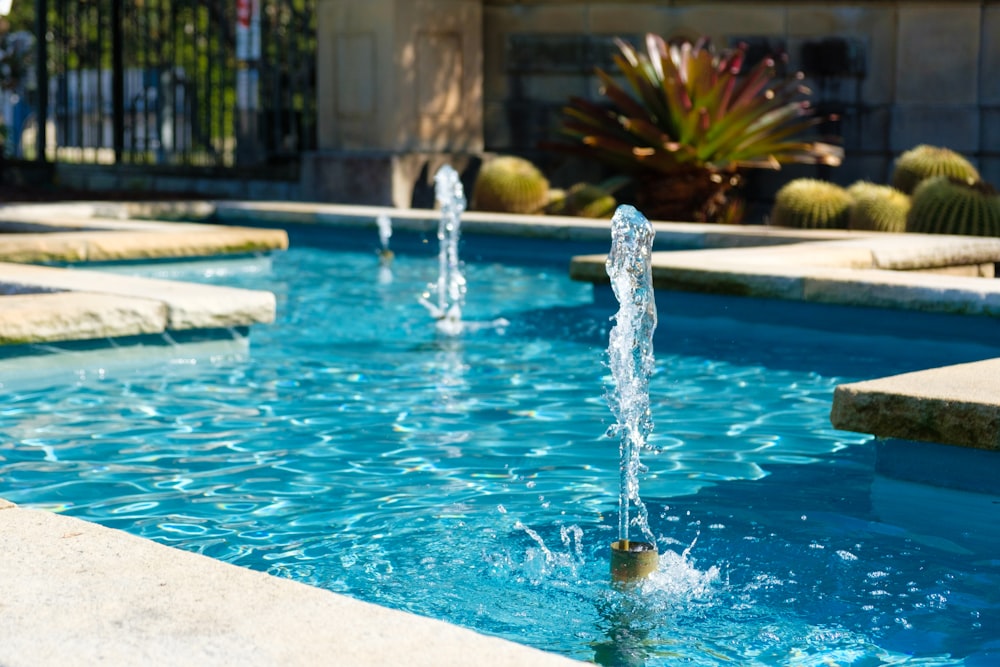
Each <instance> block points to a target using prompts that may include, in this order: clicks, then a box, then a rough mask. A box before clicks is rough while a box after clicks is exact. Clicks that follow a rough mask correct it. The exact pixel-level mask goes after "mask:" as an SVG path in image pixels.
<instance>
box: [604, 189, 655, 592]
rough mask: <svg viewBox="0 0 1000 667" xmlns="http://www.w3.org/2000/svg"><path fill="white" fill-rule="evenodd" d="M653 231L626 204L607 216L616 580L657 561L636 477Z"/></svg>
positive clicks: (644, 407) (646, 430) (643, 425)
mask: <svg viewBox="0 0 1000 667" xmlns="http://www.w3.org/2000/svg"><path fill="white" fill-rule="evenodd" d="M654 235H655V231H654V230H653V225H652V224H651V223H650V222H649V220H647V219H646V217H645V216H643V215H642V214H641V213H639V211H637V210H636V209H635V208H634V207H632V206H628V205H622V206H619V207H618V209H617V210H616V211H615V214H614V216H613V217H612V219H611V252H610V253H609V254H608V259H607V262H606V269H607V273H608V277H609V278H610V279H611V288H612V290H613V291H614V293H615V297H616V298H617V299H618V302H619V310H618V313H617V314H616V315H615V317H614V319H615V325H614V327H612V329H611V333H610V335H609V341H608V364H609V366H610V367H611V375H612V379H613V382H614V389H613V390H611V391H609V392H608V394H607V399H608V404H609V406H610V408H611V411H612V412H613V413H614V415H615V417H616V418H617V423H616V424H615V425H614V426H612V427H611V428H610V429H609V430H608V435H611V436H617V437H618V440H619V457H620V459H619V473H620V475H621V477H620V480H619V482H620V488H619V500H618V540H617V541H615V542H613V543H612V544H611V577H612V579H613V580H614V581H618V582H630V581H636V580H639V579H642V578H644V577H646V576H648V575H649V574H651V573H652V572H654V571H655V570H656V568H657V564H658V562H659V555H658V553H657V550H656V542H655V539H654V537H653V534H652V531H650V529H649V523H648V520H647V517H646V507H645V505H643V503H642V500H641V499H640V498H639V479H638V478H639V469H640V462H639V453H640V452H641V451H642V449H643V448H645V447H646V444H647V440H648V438H649V434H650V433H651V432H652V429H653V419H652V412H651V410H650V407H649V377H650V375H651V374H652V372H653V365H654V358H653V332H654V330H655V329H656V302H655V300H654V298H653V280H652V268H651V266H650V258H651V254H652V250H653V237H654ZM632 507H635V509H636V512H637V517H636V520H635V524H636V526H637V527H638V528H639V530H640V532H641V533H642V538H643V539H641V540H633V539H631V536H630V535H629V533H630V528H631V525H632V523H633V520H632V519H631V517H630V511H631V508H632Z"/></svg>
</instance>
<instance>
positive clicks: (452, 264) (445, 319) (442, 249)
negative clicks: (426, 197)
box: [420, 164, 510, 336]
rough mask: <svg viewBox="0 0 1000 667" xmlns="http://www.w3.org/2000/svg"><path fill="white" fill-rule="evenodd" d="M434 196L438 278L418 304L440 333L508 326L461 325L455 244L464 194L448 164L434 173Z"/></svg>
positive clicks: (462, 291) (461, 297) (504, 322)
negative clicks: (437, 210) (438, 210)
mask: <svg viewBox="0 0 1000 667" xmlns="http://www.w3.org/2000/svg"><path fill="white" fill-rule="evenodd" d="M434 196H435V198H436V199H437V202H438V204H439V205H440V206H441V218H440V222H439V223H438V233H437V237H438V244H439V251H438V279H437V282H436V283H433V284H432V285H429V286H428V288H427V291H425V292H424V293H423V294H422V295H421V296H420V303H421V304H423V305H424V307H425V308H427V310H428V311H430V313H431V315H432V316H433V317H434V319H435V320H436V321H435V327H436V328H437V330H438V331H439V332H440V333H443V334H446V335H448V336H457V335H459V334H461V333H462V332H463V331H467V330H473V331H474V330H477V329H481V328H483V327H493V328H496V329H503V328H504V327H506V326H507V325H509V324H510V322H508V321H507V320H505V319H504V318H502V317H500V318H497V319H495V320H493V321H491V322H463V321H462V308H463V307H464V306H465V276H464V275H462V265H461V263H460V262H459V259H458V242H459V239H460V237H461V226H462V212H463V211H465V206H466V200H465V191H464V189H463V188H462V181H461V180H460V179H459V176H458V172H457V171H455V169H454V168H453V167H451V166H450V165H447V164H446V165H444V166H442V167H441V168H440V169H438V170H437V172H436V173H435V174H434ZM432 292H434V293H436V295H437V303H433V302H431V295H432Z"/></svg>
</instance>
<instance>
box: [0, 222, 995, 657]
mask: <svg viewBox="0 0 1000 667" xmlns="http://www.w3.org/2000/svg"><path fill="white" fill-rule="evenodd" d="M292 232H293V233H292V241H293V248H292V250H290V251H288V252H286V253H281V254H276V255H274V256H273V258H271V259H270V261H269V262H263V261H256V262H220V263H205V264H196V265H188V266H185V267H180V268H177V267H173V266H171V265H153V266H145V267H144V266H134V267H124V268H121V267H118V269H117V270H126V271H131V272H135V273H139V274H144V275H165V276H170V277H177V278H184V279H188V280H199V281H207V282H213V283H218V284H230V285H240V286H245V287H251V288H257V289H269V290H272V291H274V292H275V293H276V294H277V296H278V321H277V322H276V323H275V324H274V325H269V326H257V327H255V328H254V329H253V331H252V334H251V346H250V353H249V354H226V355H219V356H216V357H213V358H194V357H189V356H187V354H186V353H184V352H183V351H181V352H179V353H178V355H177V357H176V358H175V359H173V360H171V361H170V362H167V363H162V364H158V363H155V364H146V365H144V366H143V367H141V368H132V369H128V368H114V369H111V368H107V369H96V368H87V369H73V371H74V372H73V373H71V374H69V375H68V376H67V377H68V379H67V378H63V379H61V380H59V381H53V382H51V383H50V384H45V385H42V386H32V387H21V388H16V383H9V387H8V388H7V389H4V390H2V391H3V400H2V403H0V497H5V498H7V499H9V500H11V501H13V502H16V503H20V504H23V505H26V506H35V507H43V508H49V509H52V510H55V511H60V512H65V513H68V514H72V515H74V516H79V517H82V518H86V519H89V520H93V521H97V522H99V523H102V524H104V525H108V526H111V527H115V528H120V529H123V530H127V531H129V532H131V533H134V534H137V535H142V536H144V537H148V538H151V539H154V540H157V541H160V542H162V543H165V544H170V545H173V546H177V547H180V548H182V549H187V550H191V551H196V552H200V553H203V554H206V555H208V556H211V557H214V558H218V559H221V560H225V561H229V562H232V563H235V564H238V565H242V566H245V567H249V568H253V569H257V570H262V571H266V572H270V573H272V574H275V575H279V576H283V577H289V578H293V579H296V580H299V581H303V582H307V583H310V584H313V585H316V586H321V587H324V588H328V589H330V590H334V591H338V592H343V593H346V594H349V595H352V596H355V597H358V598H362V599H365V600H369V601H372V602H376V603H379V604H383V605H386V606H390V607H395V608H399V609H405V610H409V611H413V612H416V613H419V614H423V615H429V616H433V617H436V618H442V619H445V620H448V621H451V622H454V623H457V624H461V625H464V626H468V627H471V628H475V629H477V630H480V631H482V632H485V633H489V634H495V635H499V636H503V637H506V638H509V639H513V640H515V641H518V642H521V643H525V644H529V645H533V646H537V647H540V648H543V649H545V650H549V651H555V652H559V653H563V654H566V655H569V656H572V657H575V658H579V659H582V660H595V661H597V662H599V663H601V664H605V665H630V666H631V665H641V664H644V665H649V666H650V667H657V666H667V665H680V664H684V665H857V666H863V667H868V666H870V665H921V666H928V665H935V666H938V665H972V666H980V665H995V664H1000V558H998V557H997V553H998V547H1000V532H998V529H997V526H998V525H1000V522H998V519H1000V496H997V495H996V486H995V482H994V480H995V479H996V474H995V471H996V470H997V469H998V460H997V459H996V458H995V456H990V455H988V454H987V453H983V452H970V451H965V450H959V449H957V448H948V447H941V446H936V445H917V444H915V443H895V442H886V443H875V442H871V441H869V439H868V438H867V437H866V436H863V435H859V434H853V433H845V432H840V431H836V430H834V429H833V428H831V426H830V424H829V410H830V401H831V397H832V393H833V389H834V387H835V386H836V385H837V384H839V383H841V382H844V381H849V380H854V379H859V378H864V377H871V376H877V375H884V374H887V373H893V372H901V371H906V370H912V369H915V368H921V367H926V366H930V365H935V364H939V363H949V362H956V361H965V360H969V359H975V358H982V357H985V356H994V355H997V354H998V350H997V349H996V348H993V347H990V346H989V345H988V344H986V343H973V344H966V343H961V344H957V343H954V342H953V341H951V340H950V337H951V336H952V335H953V332H954V331H955V330H956V327H957V326H959V325H960V326H961V327H963V328H962V332H963V335H965V333H966V331H967V330H968V329H967V327H968V323H966V322H964V321H959V320H954V319H948V318H924V319H921V318H919V317H915V318H913V319H909V318H907V317H906V316H902V315H900V314H896V313H888V312H884V311H865V310H859V309H837V308H827V309H816V308H807V307H795V306H790V305H788V304H775V303H769V302H764V301H753V302H748V301H745V300H740V299H723V298H720V297H710V296H700V297H690V296H684V295H679V294H666V293H664V294H661V295H659V309H660V324H659V327H658V331H657V338H656V356H657V371H656V373H655V374H654V376H653V378H652V380H651V403H652V408H653V411H654V419H655V428H654V432H653V436H652V438H651V444H652V445H653V446H654V447H656V448H657V449H658V452H657V453H655V454H653V453H650V454H646V455H645V457H644V462H645V463H646V464H647V465H648V467H649V472H648V474H647V475H645V476H644V477H643V478H642V480H641V491H642V496H643V499H644V500H645V502H646V504H647V506H648V507H649V510H650V521H651V526H652V529H653V531H654V533H655V534H656V535H657V536H658V537H659V540H660V549H661V552H662V553H663V558H662V562H661V567H660V570H659V571H658V572H657V573H656V574H655V575H654V576H653V577H652V578H651V579H650V580H649V581H647V582H646V583H645V584H644V585H643V587H642V588H641V589H640V590H628V591H622V590H616V589H614V588H612V587H611V586H610V585H609V581H608V580H609V576H608V544H609V543H610V542H611V541H612V540H613V539H615V532H616V526H617V518H616V516H615V511H616V508H617V493H618V492H617V484H618V474H617V463H618V451H617V443H616V442H613V441H612V440H609V439H608V438H606V437H604V432H605V430H606V429H607V427H608V426H609V424H610V423H611V421H612V417H611V414H610V411H609V409H608V407H607V403H606V401H605V399H604V397H603V394H604V391H605V389H606V387H607V382H608V377H607V376H608V372H607V369H606V367H605V365H604V356H605V354H604V350H605V347H606V344H607V334H608V329H609V327H610V324H611V323H610V321H609V317H610V316H611V315H612V314H613V313H614V312H615V310H616V304H615V303H614V300H613V297H611V296H610V290H607V289H603V288H598V289H596V290H595V289H594V288H592V287H591V286H590V285H587V284H580V283H575V282H572V281H570V280H568V278H567V277H566V273H567V271H566V268H567V263H568V258H569V256H570V254H572V253H573V252H577V251H600V250H601V249H600V248H594V247H591V248H585V247H576V246H569V245H559V244H553V243H542V242H538V243H530V244H526V243H525V242H523V241H503V240H497V239H476V238H475V237H473V236H471V235H467V237H466V242H465V245H464V246H463V257H465V259H466V267H465V272H466V277H467V279H468V283H469V286H468V293H469V297H468V303H467V308H466V311H465V316H466V319H471V320H483V321H487V320H493V319H495V318H498V317H503V318H505V319H507V320H509V322H510V324H509V325H508V326H507V327H506V328H505V329H503V330H496V329H493V328H485V329H482V330H478V331H474V332H470V333H466V334H465V335H463V336H461V337H459V338H446V337H441V336H439V335H437V334H435V332H434V328H433V326H432V324H431V322H430V320H429V317H428V314H427V311H426V309H425V308H424V307H423V306H421V305H420V304H419V303H418V302H417V297H418V295H419V294H420V292H421V291H422V290H423V289H424V288H425V287H426V286H427V284H428V283H429V282H432V281H433V280H434V279H435V277H436V271H437V262H436V258H435V256H434V255H435V253H436V250H437V249H436V243H435V242H434V241H433V240H430V241H429V240H428V239H425V238H421V237H417V236H410V237H407V236H406V235H402V234H398V235H397V236H396V237H394V238H393V244H394V247H395V249H396V251H397V258H396V261H395V263H394V264H393V266H392V270H391V275H390V274H386V273H384V272H381V273H380V271H379V269H378V263H377V260H376V256H375V253H374V248H375V246H376V245H377V244H376V239H377V237H376V236H375V232H374V231H370V232H364V233H349V234H346V233H343V232H340V233H337V234H328V233H325V232H317V231H309V230H292ZM515 257H518V258H520V259H518V260H517V261H513V258H515ZM986 334H989V332H986ZM984 338H985V339H988V338H989V335H984ZM924 462H926V463H924Z"/></svg>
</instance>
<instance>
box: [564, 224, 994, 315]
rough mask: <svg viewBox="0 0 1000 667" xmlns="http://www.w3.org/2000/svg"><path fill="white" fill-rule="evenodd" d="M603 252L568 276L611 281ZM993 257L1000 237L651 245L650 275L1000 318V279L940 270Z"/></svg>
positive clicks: (577, 260)
mask: <svg viewBox="0 0 1000 667" xmlns="http://www.w3.org/2000/svg"><path fill="white" fill-rule="evenodd" d="M605 259H606V255H603V254H602V255H582V256H577V257H574V258H573V259H572V261H571V263H570V275H571V276H572V277H573V278H575V279H577V280H581V281H586V282H593V283H602V284H603V283H607V282H608V277H607V273H606V270H605V266H604V263H605ZM995 262H1000V239H992V238H983V239H979V238H969V237H957V236H942V235H915V234H914V235H901V234H880V235H872V234H869V235H867V236H863V237H856V238H851V239H841V240H830V241H822V242H813V243H797V244H792V245H780V246H760V247H750V248H726V249H709V250H687V251H676V252H654V253H653V256H652V276H653V286H654V287H655V288H657V289H674V290H682V291H691V292H710V293H716V294H728V295H735V296H752V297H773V298H779V299H787V300H793V301H815V302H819V303H835V304H843V305H862V306H873V307H879V308H895V309H906V310H921V311H927V312H942V313H959V314H968V315H985V316H989V317H1000V280H991V279H986V278H979V277H973V276H963V275H948V274H947V273H942V272H941V270H942V269H943V268H946V267H950V266H972V265H979V264H984V263H991V264H992V263H995ZM920 269H929V270H932V271H934V272H933V273H924V272H922V271H920Z"/></svg>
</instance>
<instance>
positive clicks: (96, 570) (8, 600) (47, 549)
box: [0, 500, 581, 667]
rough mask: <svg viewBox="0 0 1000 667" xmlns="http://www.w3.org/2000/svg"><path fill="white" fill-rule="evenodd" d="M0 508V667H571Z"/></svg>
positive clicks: (107, 533) (45, 515)
mask: <svg viewBox="0 0 1000 667" xmlns="http://www.w3.org/2000/svg"><path fill="white" fill-rule="evenodd" d="M0 509H3V510H5V511H0V554H3V559H2V565H0V591H2V593H3V594H2V597H0V664H2V665H4V666H5V667H20V666H25V667H27V666H30V667H64V666H67V665H70V666H72V665H95V664H107V665H143V666H144V667H156V666H159V665H164V666H165V665H199V667H212V666H215V665H219V666H223V665H241V666H242V667H253V666H257V665H260V666H274V665H281V666H282V667H295V666H299V665H301V666H303V667H305V666H308V667H313V666H315V665H351V666H358V667H362V666H364V667H382V666H385V667H389V666H392V667H398V666H399V665H407V666H408V667H425V666H426V667H451V666H454V667H459V666H461V667H466V666H467V665H472V664H474V665H477V666H482V667H528V666H538V667H557V666H560V665H562V666H566V667H568V666H569V665H574V664H581V663H578V662H576V661H572V660H569V659H566V658H563V657H561V656H557V655H554V654H549V653H545V652H542V651H538V650H535V649H532V648H528V647H525V646H521V645H519V644H515V643H513V642H509V641H505V640H502V639H497V638H493V637H487V636H484V635H480V634H477V633H475V632H473V631H470V630H466V629H463V628H459V627H456V626H453V625H449V624H447V623H444V622H442V621H437V620H432V619H428V618H424V617H420V616H415V615H413V614H409V613H405V612H400V611H394V610H390V609H386V608H383V607H379V606H376V605H373V604H369V603H365V602H361V601H358V600H354V599H352V598H349V597H346V596H343V595H338V594H335V593H332V592H329V591H326V590H322V589H319V588H313V587H310V586H307V585H305V584H300V583H297V582H294V581H291V580H287V579H281V578H277V577H273V576H269V575H267V574H264V573H261V572H255V571H251V570H249V569H245V568H241V567H237V566H235V565H229V564H227V563H223V562H221V561H217V560H214V559H211V558H208V557H205V556H200V555H198V554H194V553H189V552H185V551H181V550H178V549H173V548H170V547H166V546H163V545H161V544H157V543H155V542H152V541H149V540H145V539H142V538H139V537H136V536H133V535H130V534H127V533H125V532H122V531H118V530H113V529H110V528H105V527H102V526H99V525H96V524H92V523H88V522H85V521H81V520H78V519H75V518H72V517H67V516H62V515H59V514H54V513H51V512H46V511H41V510H31V509H23V508H19V507H14V506H12V505H11V504H10V503H8V502H6V501H3V500H0Z"/></svg>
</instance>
